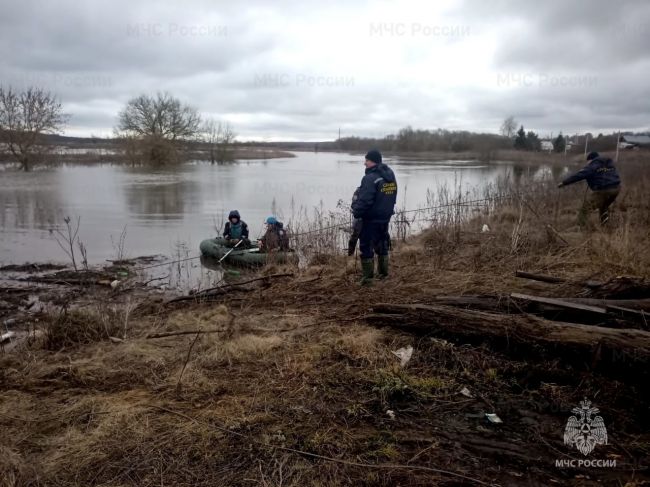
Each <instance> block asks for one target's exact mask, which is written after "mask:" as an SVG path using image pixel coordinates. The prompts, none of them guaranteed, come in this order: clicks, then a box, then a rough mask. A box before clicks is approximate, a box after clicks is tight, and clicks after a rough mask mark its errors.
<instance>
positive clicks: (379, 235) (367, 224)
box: [359, 221, 390, 259]
mask: <svg viewBox="0 0 650 487" xmlns="http://www.w3.org/2000/svg"><path fill="white" fill-rule="evenodd" d="M389 242H390V237H389V236H388V222H386V223H379V222H371V221H364V222H363V228H361V234H360V235H359V249H360V250H361V258H362V259H372V258H373V257H374V256H375V252H377V255H388V247H389Z"/></svg>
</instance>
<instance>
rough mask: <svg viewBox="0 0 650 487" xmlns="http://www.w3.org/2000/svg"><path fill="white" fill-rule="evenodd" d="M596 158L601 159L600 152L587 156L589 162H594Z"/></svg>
mask: <svg viewBox="0 0 650 487" xmlns="http://www.w3.org/2000/svg"><path fill="white" fill-rule="evenodd" d="M596 157H600V154H599V153H598V152H590V153H589V154H588V155H587V160H588V161H592V160H594V159H595V158H596Z"/></svg>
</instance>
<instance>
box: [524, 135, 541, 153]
mask: <svg viewBox="0 0 650 487" xmlns="http://www.w3.org/2000/svg"><path fill="white" fill-rule="evenodd" d="M526 148H527V149H528V150H530V151H539V150H542V141H541V140H540V139H539V135H537V134H536V133H535V132H533V131H532V130H529V131H528V133H527V134H526Z"/></svg>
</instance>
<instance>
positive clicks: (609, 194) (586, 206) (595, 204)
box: [578, 186, 621, 226]
mask: <svg viewBox="0 0 650 487" xmlns="http://www.w3.org/2000/svg"><path fill="white" fill-rule="evenodd" d="M620 191H621V188H620V186H617V187H615V188H610V189H600V190H596V191H591V194H589V195H588V196H587V198H585V201H584V203H583V204H582V208H580V212H579V213H578V223H579V224H580V225H581V226H584V225H586V224H587V218H588V217H589V213H590V212H591V211H592V210H598V216H599V217H600V224H601V225H605V224H606V223H607V221H608V220H609V207H610V206H611V205H612V203H614V200H616V197H617V196H618V193H620Z"/></svg>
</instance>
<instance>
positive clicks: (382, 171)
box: [352, 150, 397, 285]
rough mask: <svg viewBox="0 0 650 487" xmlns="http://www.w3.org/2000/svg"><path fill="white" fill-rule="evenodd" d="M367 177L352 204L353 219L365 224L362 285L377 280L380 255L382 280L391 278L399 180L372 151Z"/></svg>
mask: <svg viewBox="0 0 650 487" xmlns="http://www.w3.org/2000/svg"><path fill="white" fill-rule="evenodd" d="M364 165H365V167H366V171H365V175H364V176H363V179H362V180H361V187H360V189H359V193H358V196H357V199H356V200H355V201H353V202H352V215H353V216H354V218H360V219H361V220H362V227H361V233H360V234H359V248H360V249H361V269H362V273H363V277H362V279H361V284H362V285H368V284H371V283H372V279H373V277H374V276H375V272H374V256H375V253H376V254H377V274H378V276H377V277H378V278H380V279H382V278H385V277H388V251H389V247H390V243H389V242H390V237H389V234H388V227H389V224H390V219H391V217H392V216H393V213H394V212H395V203H396V201H397V179H396V178H395V173H394V172H393V170H392V169H391V168H390V167H388V166H387V165H386V164H384V163H383V160H382V156H381V153H380V152H379V151H378V150H371V151H369V152H368V153H367V154H366V160H365V163H364Z"/></svg>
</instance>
